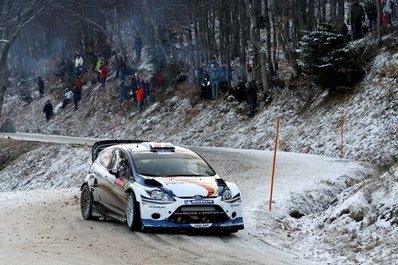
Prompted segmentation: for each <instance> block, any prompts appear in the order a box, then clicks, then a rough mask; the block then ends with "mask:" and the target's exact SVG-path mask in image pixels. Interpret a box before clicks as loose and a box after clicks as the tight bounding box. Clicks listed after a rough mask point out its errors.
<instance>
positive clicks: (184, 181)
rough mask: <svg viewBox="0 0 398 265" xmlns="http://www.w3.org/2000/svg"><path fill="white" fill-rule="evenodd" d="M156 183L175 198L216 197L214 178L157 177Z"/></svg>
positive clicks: (216, 186)
mask: <svg viewBox="0 0 398 265" xmlns="http://www.w3.org/2000/svg"><path fill="white" fill-rule="evenodd" d="M156 181H158V182H159V183H161V184H162V186H163V187H164V188H166V189H168V190H170V191H171V192H173V193H174V195H176V196H177V197H193V196H195V195H200V196H203V197H217V196H218V185H217V181H216V177H174V176H173V177H157V178H156Z"/></svg>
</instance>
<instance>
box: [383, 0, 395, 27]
mask: <svg viewBox="0 0 398 265" xmlns="http://www.w3.org/2000/svg"><path fill="white" fill-rule="evenodd" d="M393 8H394V3H393V2H392V0H385V1H384V6H383V15H386V16H387V21H388V26H389V27H391V26H392V18H393V15H392V14H393Z"/></svg>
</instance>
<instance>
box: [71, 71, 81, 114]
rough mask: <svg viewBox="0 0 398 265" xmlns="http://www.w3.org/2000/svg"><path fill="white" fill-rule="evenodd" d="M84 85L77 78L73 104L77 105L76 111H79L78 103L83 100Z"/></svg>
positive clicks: (74, 86)
mask: <svg viewBox="0 0 398 265" xmlns="http://www.w3.org/2000/svg"><path fill="white" fill-rule="evenodd" d="M82 90H83V83H82V81H80V79H79V78H78V77H77V78H76V80H75V82H74V83H73V91H72V92H73V103H74V104H75V110H77V103H79V101H80V99H81V98H82Z"/></svg>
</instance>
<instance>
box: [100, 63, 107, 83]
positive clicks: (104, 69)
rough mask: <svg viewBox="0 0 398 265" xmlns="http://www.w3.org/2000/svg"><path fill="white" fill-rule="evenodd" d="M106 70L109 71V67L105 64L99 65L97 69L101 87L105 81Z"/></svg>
mask: <svg viewBox="0 0 398 265" xmlns="http://www.w3.org/2000/svg"><path fill="white" fill-rule="evenodd" d="M108 72H109V68H108V66H107V65H106V64H104V65H103V66H101V68H100V69H99V79H100V82H101V86H102V87H105V81H106V77H107V76H108Z"/></svg>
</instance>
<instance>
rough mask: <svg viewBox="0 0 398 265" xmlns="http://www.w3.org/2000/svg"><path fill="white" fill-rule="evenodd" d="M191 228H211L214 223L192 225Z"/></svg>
mask: <svg viewBox="0 0 398 265" xmlns="http://www.w3.org/2000/svg"><path fill="white" fill-rule="evenodd" d="M191 226H192V227H193V228H209V227H210V226H212V223H208V224H191Z"/></svg>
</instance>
